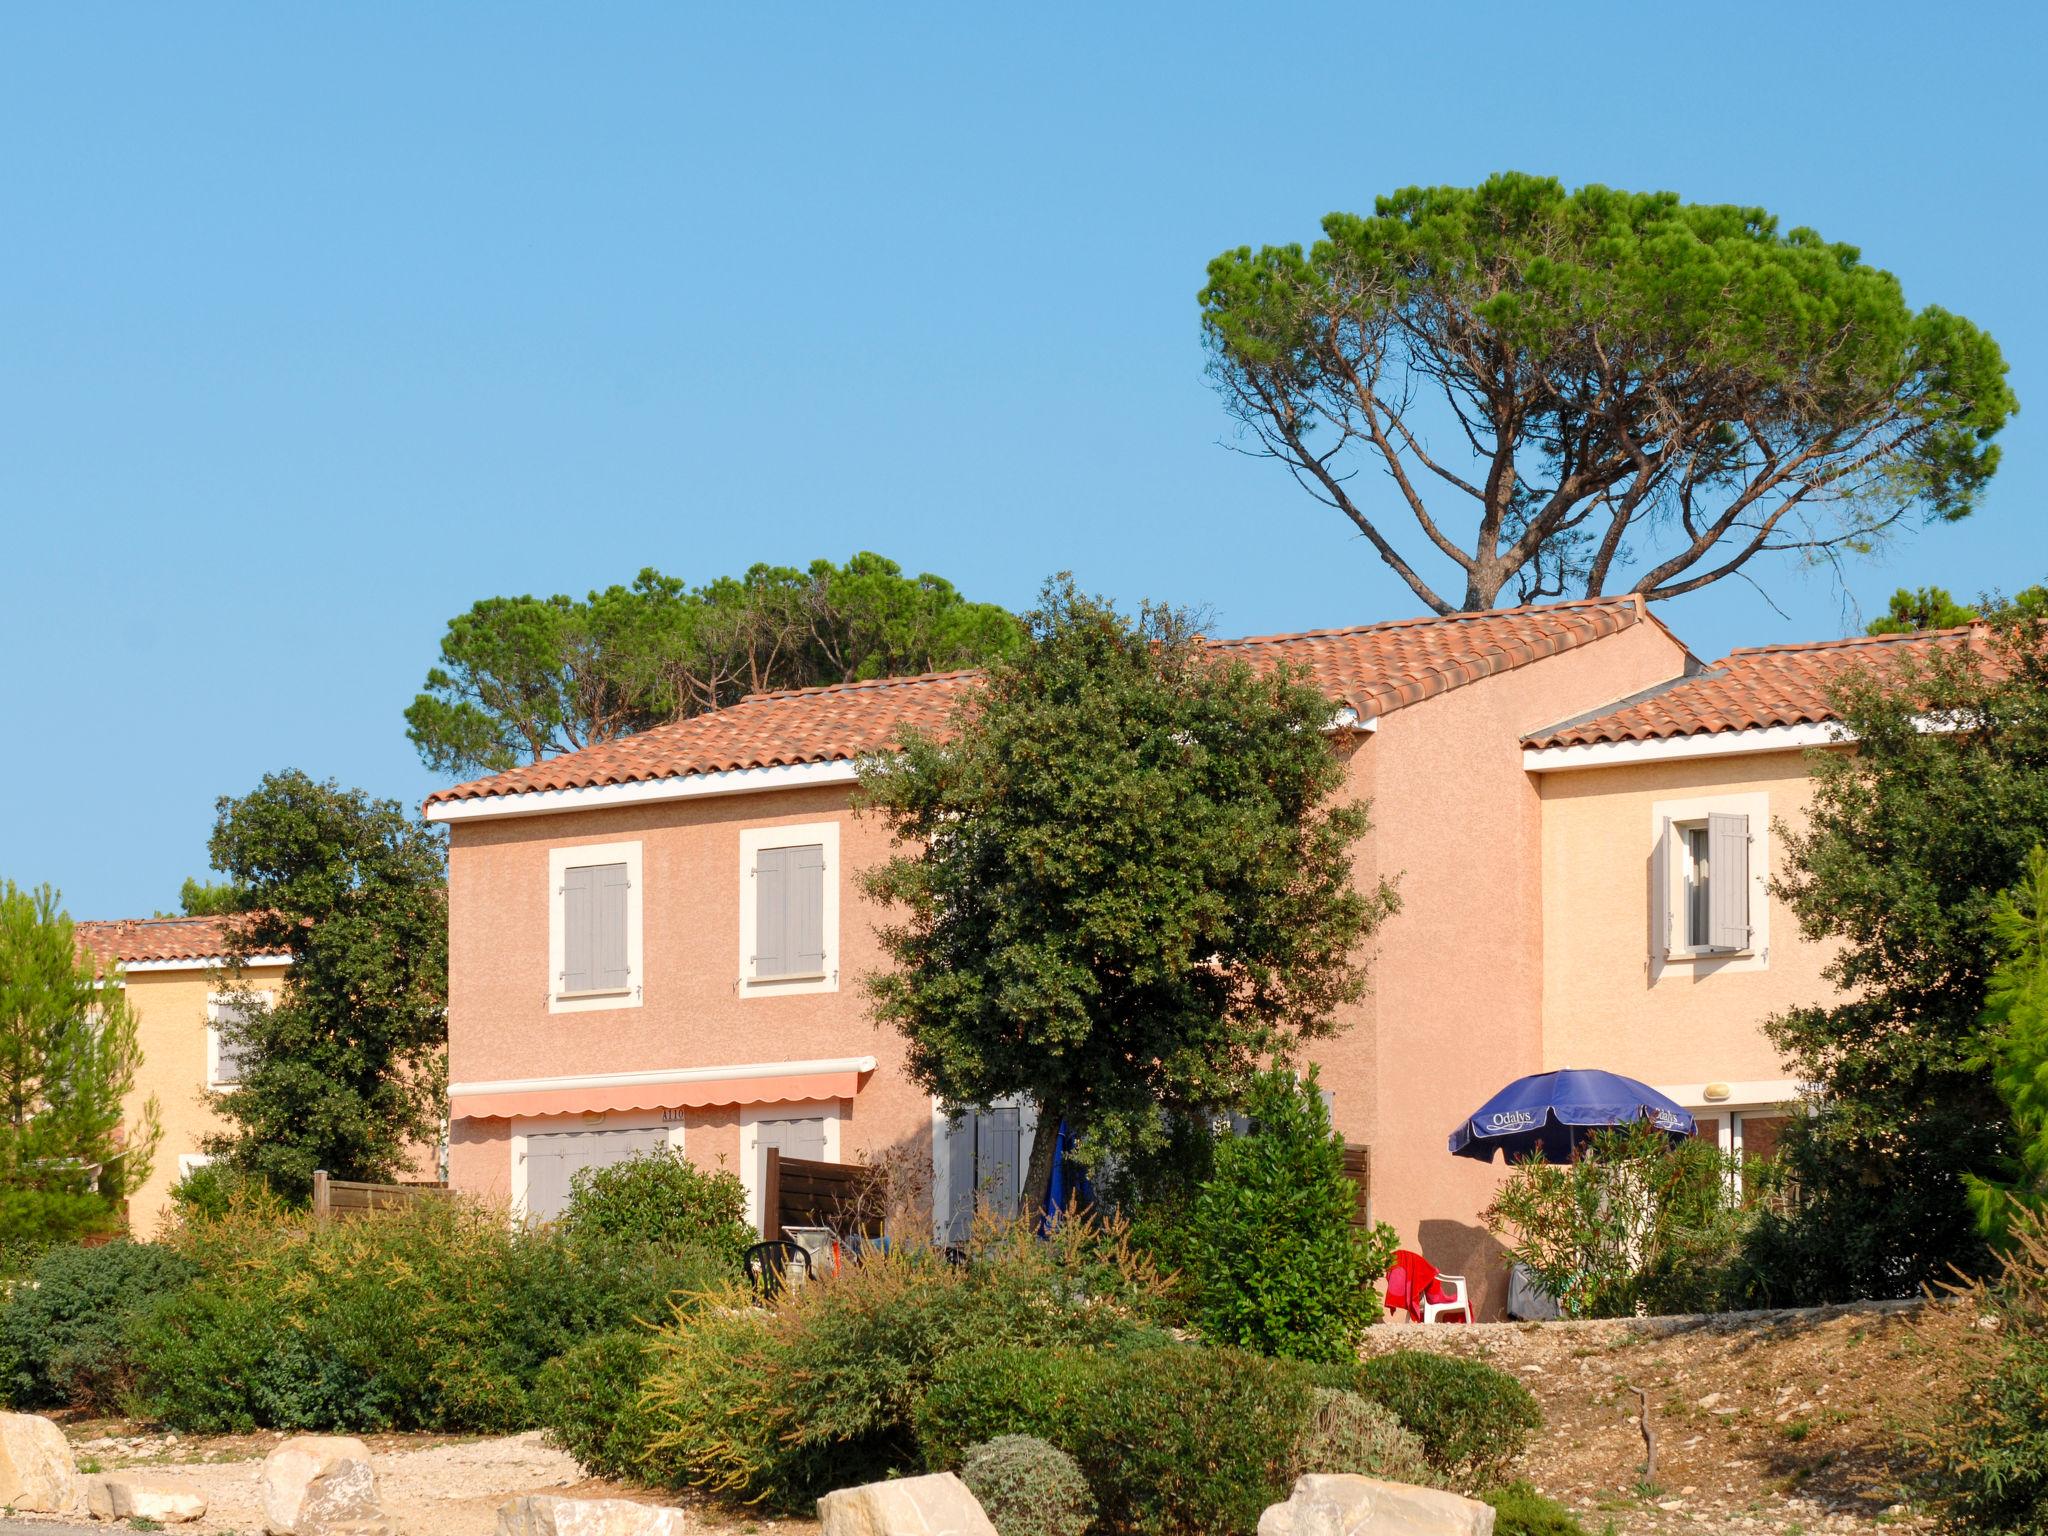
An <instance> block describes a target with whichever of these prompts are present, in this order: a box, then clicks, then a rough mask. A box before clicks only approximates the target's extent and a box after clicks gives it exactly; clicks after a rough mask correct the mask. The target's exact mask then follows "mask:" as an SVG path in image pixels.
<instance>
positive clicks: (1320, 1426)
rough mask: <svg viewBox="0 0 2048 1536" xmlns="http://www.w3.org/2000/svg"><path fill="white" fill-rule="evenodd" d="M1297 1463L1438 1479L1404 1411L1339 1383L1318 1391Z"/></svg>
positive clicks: (1391, 1478)
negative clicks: (1403, 1417)
mask: <svg viewBox="0 0 2048 1536" xmlns="http://www.w3.org/2000/svg"><path fill="white" fill-rule="evenodd" d="M1295 1462H1296V1466H1297V1468H1298V1469H1299V1470H1300V1471H1302V1472H1348V1473H1356V1474H1358V1475H1359V1476H1361V1477H1377V1478H1382V1479H1384V1480H1386V1481H1387V1482H1392V1483H1417V1484H1421V1485H1424V1486H1427V1485H1428V1484H1430V1483H1432V1482H1434V1481H1435V1480H1436V1473H1435V1472H1434V1470H1433V1469H1432V1468H1431V1467H1430V1465H1429V1459H1428V1458H1427V1457H1426V1456H1424V1455H1423V1453H1422V1442H1421V1441H1419V1440H1417V1439H1416V1438H1415V1436H1414V1435H1413V1434H1411V1433H1409V1431H1408V1429H1407V1427H1406V1426H1405V1425H1404V1424H1402V1422H1401V1420H1400V1417H1399V1415H1397V1414H1396V1413H1395V1412H1394V1411H1393V1410H1392V1409H1391V1408H1386V1407H1382V1406H1381V1405H1380V1404H1378V1403H1375V1402H1373V1401H1372V1400H1371V1399H1369V1398H1365V1397H1361V1396H1359V1395H1358V1394H1357V1393H1356V1392H1346V1391H1342V1390H1341V1389H1339V1388H1336V1387H1317V1388H1316V1389H1315V1394H1314V1397H1313V1399H1312V1402H1311V1407H1310V1411H1309V1420H1308V1428H1307V1429H1306V1430H1305V1431H1304V1432H1303V1434H1302V1437H1301V1439H1300V1441H1299V1442H1298V1444H1297V1446H1296V1451H1295Z"/></svg>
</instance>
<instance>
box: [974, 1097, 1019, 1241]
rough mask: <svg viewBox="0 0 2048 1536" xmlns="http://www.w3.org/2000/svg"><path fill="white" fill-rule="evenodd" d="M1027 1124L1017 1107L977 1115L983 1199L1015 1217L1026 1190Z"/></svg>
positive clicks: (977, 1162)
mask: <svg viewBox="0 0 2048 1536" xmlns="http://www.w3.org/2000/svg"><path fill="white" fill-rule="evenodd" d="M1022 1154H1023V1127H1022V1126H1021V1125H1020V1124H1019V1123H1018V1117H1017V1111H1016V1110H1015V1109H985V1110H983V1111H981V1113H979V1114H978V1115H976V1116H975V1118H974V1165H975V1166H974V1172H975V1182H976V1184H977V1185H978V1186H979V1187H980V1191H981V1198H982V1200H983V1201H984V1202H985V1203H986V1204H987V1206H988V1208H989V1209H990V1210H991V1211H993V1212H995V1214H996V1215H998V1216H1015V1215H1016V1214H1017V1203H1018V1199H1019V1197H1020V1195H1021V1194H1022V1193H1023V1189H1024V1159H1023V1155H1022Z"/></svg>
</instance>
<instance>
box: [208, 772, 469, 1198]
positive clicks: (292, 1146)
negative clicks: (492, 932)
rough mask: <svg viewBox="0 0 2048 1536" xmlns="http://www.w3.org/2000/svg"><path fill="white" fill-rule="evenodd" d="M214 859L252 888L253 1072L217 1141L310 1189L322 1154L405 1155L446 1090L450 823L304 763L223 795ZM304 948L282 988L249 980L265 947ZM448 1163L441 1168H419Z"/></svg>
mask: <svg viewBox="0 0 2048 1536" xmlns="http://www.w3.org/2000/svg"><path fill="white" fill-rule="evenodd" d="M215 809H216V819H215V822H214V829H213V836H212V838H211V840H210V841H209V843H208V845H207V849H208V853H209V854H210V855H211V858H212V861H213V866H214V868H216V869H219V870H223V871H225V872H226V873H227V874H228V876H229V878H230V879H231V880H232V881H233V882H234V884H235V885H236V886H237V887H238V888H239V889H241V890H243V891H244V892H246V893H247V895H248V898H249V903H250V907H251V912H250V917H249V920H248V921H247V922H245V923H239V924H236V925H235V926H234V929H233V931H232V933H231V935H230V940H229V944H230V960H231V969H230V972H229V975H228V976H227V978H226V983H227V985H226V986H225V987H224V990H226V991H227V992H228V993H229V1000H230V1002H231V1004H232V1005H233V1007H232V1012H233V1013H234V1015H235V1016H234V1017H233V1018H232V1019H230V1020H228V1021H227V1022H225V1023H224V1024H223V1025H222V1029H223V1031H224V1033H225V1034H226V1036H227V1039H228V1042H229V1044H230V1045H231V1046H232V1047H234V1048H235V1049H236V1050H237V1052H238V1053H239V1056H240V1060H241V1073H240V1081H239V1083H237V1084H236V1086H235V1087H233V1088H232V1089H230V1090H229V1091H227V1092H226V1093H224V1094H222V1095H221V1098H220V1109H221V1111H222V1113H223V1114H225V1115H226V1116H227V1118H228V1119H229V1120H230V1121H231V1122H232V1123H233V1129H232V1130H230V1131H228V1132H226V1133H224V1134H222V1135H220V1136H218V1137H216V1138H213V1139H212V1140H211V1141H209V1143H208V1147H207V1150H208V1151H210V1152H213V1153H214V1154H216V1155H217V1156H219V1157H220V1158H222V1159H223V1160H224V1161H225V1162H227V1163H228V1164H230V1165H231V1166H232V1167H234V1168H235V1169H236V1170H237V1171H239V1172H242V1173H245V1174H251V1175H254V1176H256V1177H259V1178H261V1179H263V1180H264V1181H266V1182H267V1183H268V1184H270V1186H271V1187H272V1188H274V1189H276V1190H277V1191H278V1192H279V1193H281V1194H284V1195H286V1196H288V1197H291V1198H295V1199H304V1198H305V1197H306V1195H307V1193H308V1192H309V1191H310V1190H311V1188H312V1182H313V1174H314V1171H315V1170H316V1169H325V1170H326V1171H327V1172H329V1173H331V1174H333V1175H335V1176H336V1177H338V1178H349V1179H386V1178H391V1177H393V1176H395V1175H397V1174H400V1173H402V1172H405V1171H406V1170H407V1169H408V1167H409V1165H410V1159H411V1157H412V1154H413V1152H414V1150H415V1149H416V1148H417V1147H418V1146H419V1145H420V1144H421V1143H430V1142H432V1141H433V1140H434V1139H435V1138H436V1137H437V1136H438V1135H439V1132H440V1128H441V1120H442V1116H443V1113H444V1101H445V1098H446V1093H445V1085H446V1075H447V1068H446V1057H445V1048H446V1044H447V998H448V901H447V891H446V879H447V872H446V863H445V857H444V853H443V849H442V842H441V838H440V837H439V835H438V834H437V833H436V832H435V831H433V830H432V829H430V828H428V827H427V826H425V825H424V824H422V823H421V822H420V821H419V820H418V819H417V818H415V817H414V816H412V815H411V814H409V813H408V812H407V811H406V809H405V808H404V807H403V806H401V805H400V804H399V803H398V802H397V801H395V800H373V799H371V798H370V797H369V796H368V795H366V794H364V793H363V791H361V790H359V789H343V788H341V787H340V786H339V785H337V784H336V783H335V782H334V781H333V780H332V779H330V780H328V781H326V782H325V783H317V782H315V781H314V780H313V779H312V778H310V777H308V776H307V775H306V774H304V773H300V772H298V771H297V770H287V771H285V772H283V773H273V774H266V775H265V776H264V778H263V780H262V782H261V783H260V784H258V785H257V787H256V788H255V789H254V790H253V791H251V792H250V793H249V794H247V795H244V796H242V797H241V798H240V799H235V798H231V797H227V796H223V797H222V798H221V799H220V801H219V802H218V803H217V805H216V807H215ZM287 951H288V952H289V953H290V955H291V967H290V969H289V970H288V971H287V972H286V973H285V977H284V980H283V982H282V984H281V989H280V991H279V995H278V998H277V1000H276V1004H275V1006H273V1007H271V1008H269V1009H265V1008H263V1007H261V1006H259V1004H258V1002H257V1000H256V999H255V998H254V996H253V995H252V994H250V993H249V992H248V990H247V989H246V988H244V987H243V986H241V985H240V983H239V980H238V976H237V974H236V970H235V968H237V967H239V965H240V963H241V962H242V961H243V960H244V959H245V958H246V957H247V956H249V955H252V954H276V953H280V952H287ZM415 1171H418V1172H426V1173H431V1172H432V1171H433V1170H432V1169H431V1168H426V1169H416V1170H415Z"/></svg>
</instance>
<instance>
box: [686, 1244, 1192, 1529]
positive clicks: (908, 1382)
mask: <svg viewBox="0 0 2048 1536" xmlns="http://www.w3.org/2000/svg"><path fill="white" fill-rule="evenodd" d="M973 1248H974V1251H973V1253H972V1255H971V1261H970V1262H969V1263H968V1264H966V1265H965V1266H954V1265H950V1264H947V1263H946V1262H945V1261H944V1260H943V1259H942V1258H941V1257H940V1256H939V1255H938V1254H936V1253H934V1252H932V1251H931V1250H930V1249H924V1248H898V1249H895V1250H892V1251H890V1252H887V1253H875V1254H871V1255H869V1256H868V1257H866V1258H864V1259H862V1260H861V1261H860V1262H858V1263H855V1264H850V1265H848V1266H847V1268H846V1269H845V1270H844V1271H843V1272H841V1273H840V1274H838V1275H836V1276H833V1277H830V1278H821V1279H819V1280H816V1281H813V1282H811V1283H809V1284H806V1285H800V1286H797V1287H794V1288H793V1289H792V1290H791V1291H789V1292H788V1293H786V1294H785V1295H783V1296H781V1297H779V1298H777V1300H776V1301H775V1302H774V1303H773V1304H772V1305H771V1306H770V1307H769V1308H768V1309H766V1311H765V1312H763V1313H761V1314H760V1315H759V1320H758V1324H757V1326H755V1327H754V1328H752V1329H729V1328H725V1327H723V1326H712V1325H708V1324H706V1323H705V1322H704V1321H703V1320H702V1319H697V1318H683V1319H679V1320H678V1321H677V1323H676V1324H675V1325H674V1326H673V1327H672V1328H670V1329H667V1330H664V1335H665V1337H664V1338H663V1339H662V1340H661V1341H660V1342H659V1343H658V1348H659V1349H660V1350H661V1355H660V1358H659V1359H658V1362H657V1364H656V1366H655V1369H654V1372H653V1374H652V1376H651V1377H650V1378H649V1391H650V1399H651V1401H652V1402H653V1403H654V1405H655V1406H654V1408H653V1409H652V1424H653V1428H654V1444H655V1447H656V1449H655V1453H654V1454H653V1456H652V1458H651V1460H650V1468H651V1470H652V1473H653V1475H654V1476H655V1477H656V1478H657V1480H659V1481H664V1482H668V1483H671V1484H706V1485H709V1486H712V1487H715V1488H718V1489H720V1490H722V1491H726V1492H732V1493H739V1494H742V1495H743V1496H744V1497H747V1498H768V1499H771V1500H773V1501H774V1502H776V1503H778V1504H781V1505H785V1506H788V1507H792V1508H794V1507H800V1506H801V1505H802V1504H803V1503H804V1502H805V1501H807V1500H809V1499H812V1498H815V1497H816V1496H817V1495H818V1494H820V1493H823V1492H826V1491H828V1490H829V1489H831V1488H835V1487H844V1486H846V1485H848V1484H851V1483H861V1482H869V1481H873V1480H874V1479H876V1478H880V1477H885V1476H887V1475H889V1474H890V1473H891V1472H894V1471H897V1470H900V1469H901V1468H903V1467H906V1466H911V1465H915V1464H916V1462H917V1459H918V1445H917V1437H916V1433H915V1430H914V1428H913V1425H912V1415H913V1412H914V1411H915V1409H916V1406H917V1403H918V1401H919V1399H920V1398H921V1397H922V1396H923V1394H924V1390H925V1387H926V1384H927V1383H928V1382H929V1381H930V1380H931V1378H932V1373H933V1371H934V1369H935V1368H936V1367H937V1366H938V1365H939V1364H940V1362H942V1361H944V1360H945V1359H947V1358H948V1357H950V1356H952V1355H954V1354H957V1353H958V1352H960V1351H961V1350H963V1349H968V1348H971V1347H974V1346H976V1345H979V1344H983V1343H988V1342H993V1343H1017V1344H1041V1343H1043V1344H1050V1343H1065V1344H1072V1345H1090V1344H1102V1343H1110V1342H1118V1341H1127V1340H1130V1339H1132V1338H1135V1337H1138V1336H1141V1335H1142V1334H1143V1333H1144V1332H1145V1330H1146V1329H1147V1327H1148V1326H1149V1320H1150V1316H1151V1310H1150V1309H1151V1307H1152V1306H1153V1304H1154V1302H1155V1300H1156V1298H1157V1297H1158V1295H1159V1293H1160V1291H1161V1282H1160V1280H1159V1277H1158V1276H1157V1274H1155V1273H1154V1272H1153V1271H1152V1270H1151V1269H1150V1267H1149V1266H1148V1265H1147V1264H1145V1263H1144V1262H1143V1261H1142V1260H1141V1259H1139V1258H1137V1257H1136V1256H1134V1255H1133V1254H1132V1253H1131V1252H1130V1250H1129V1248H1128V1245H1127V1244H1126V1243H1125V1242H1124V1240H1123V1234H1122V1232H1121V1231H1120V1229H1118V1228H1116V1227H1114V1226H1107V1227H1105V1226H1102V1225H1098V1224H1096V1223H1093V1222H1088V1221H1071V1222H1063V1223H1061V1224H1060V1225H1059V1226H1058V1227H1057V1228H1056V1229H1055V1231H1054V1234H1053V1236H1052V1237H1051V1238H1050V1239H1049V1240H1040V1239H1039V1238H1037V1237H1036V1236H1034V1235H1033V1234H1032V1232H1031V1229H1030V1226H1029V1225H1028V1224H1026V1223H1013V1224H1011V1225H1009V1226H1004V1227H996V1226H990V1227H984V1228H982V1229H981V1230H979V1231H978V1232H977V1234H976V1236H975V1239H974V1243H973ZM736 1359H743V1360H744V1362H745V1364H744V1366H741V1365H739V1364H736V1363H735V1360H736ZM739 1369H744V1370H746V1371H747V1372H749V1373H751V1374H752V1376H753V1377H755V1378H756V1379H757V1381H758V1383H759V1391H758V1392H756V1391H754V1390H753V1389H752V1388H751V1387H749V1388H746V1389H742V1388H740V1387H737V1386H735V1385H734V1384H732V1383H730V1382H727V1381H725V1380H723V1379H721V1373H725V1372H729V1371H733V1370H739ZM741 1417H748V1418H751V1419H753V1420H757V1421H758V1422H747V1423H741V1422H736V1420H737V1419H738V1418H741ZM978 1438H987V1437H985V1436H984V1437H978ZM963 1448H964V1447H963Z"/></svg>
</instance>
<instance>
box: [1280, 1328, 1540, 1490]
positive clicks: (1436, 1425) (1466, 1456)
mask: <svg viewBox="0 0 2048 1536" xmlns="http://www.w3.org/2000/svg"><path fill="white" fill-rule="evenodd" d="M1318 1376H1319V1378H1320V1379H1321V1381H1322V1383H1323V1384H1324V1385H1325V1386H1332V1387H1342V1388H1344V1389H1346V1390H1348V1391H1352V1392H1356V1393H1357V1394H1358V1395H1359V1396H1361V1397H1363V1398H1365V1399H1367V1400H1368V1401H1370V1402H1375V1403H1378V1404H1380V1405H1381V1406H1382V1407H1384V1408H1387V1409H1389V1410H1390V1411H1391V1412H1392V1413H1393V1414H1394V1416H1395V1417H1396V1418H1398V1419H1399V1420H1400V1421H1401V1422H1402V1424H1403V1425H1405V1426H1406V1427H1407V1429H1408V1431H1409V1433H1411V1434H1413V1435H1414V1436H1415V1438H1416V1440H1418V1441H1419V1442H1420V1443H1421V1446H1422V1454H1423V1456H1424V1458H1425V1459H1426V1460H1427V1461H1428V1462H1429V1465H1430V1467H1431V1468H1432V1469H1433V1470H1434V1471H1435V1473H1436V1478H1435V1479H1433V1480H1434V1481H1439V1482H1442V1483H1444V1484H1445V1485H1446V1486H1448V1487H1452V1488H1456V1489H1458V1490H1460V1491H1462V1492H1467V1493H1470V1492H1476V1491H1477V1490H1480V1489H1483V1488H1492V1487H1494V1486H1496V1485H1498V1484H1499V1483H1500V1482H1501V1481H1502V1479H1504V1478H1505V1477H1506V1476H1507V1473H1508V1470H1509V1468H1511V1467H1512V1466H1513V1465H1514V1464H1515V1461H1516V1459H1517V1458H1518V1457H1519V1456H1520V1455H1521V1454H1522V1450H1523V1448H1524V1447H1525V1446H1526V1445H1527V1444H1528V1443H1529V1436H1530V1434H1531V1432H1532V1431H1534V1430H1536V1429H1537V1428H1539V1427H1540V1426H1541V1425H1542V1423H1543V1413H1542V1410H1541V1409H1539V1408H1538V1407H1537V1406H1536V1399H1535V1398H1534V1397H1532V1396H1531V1395H1530V1393H1529V1389H1528V1388H1527V1387H1525V1386H1523V1385H1522V1384H1521V1383H1520V1382H1519V1381H1517V1380H1515V1378H1514V1377H1512V1376H1510V1375H1508V1374H1507V1373H1506V1372H1505V1371H1500V1370H1496V1369H1495V1368H1494V1367H1492V1366H1490V1365H1486V1364H1484V1363H1482V1362H1480V1361H1478V1360H1460V1359H1458V1358H1456V1357H1455V1356H1451V1355H1438V1354H1432V1353H1430V1352H1428V1351H1426V1350H1420V1349H1400V1350H1395V1351H1393V1352H1392V1353H1390V1354H1385V1355H1379V1356H1376V1357H1374V1358H1373V1359H1370V1360H1363V1361H1360V1362H1358V1363H1357V1364H1355V1365H1347V1366H1327V1367H1324V1368H1322V1370H1320V1371H1319V1372H1318Z"/></svg>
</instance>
